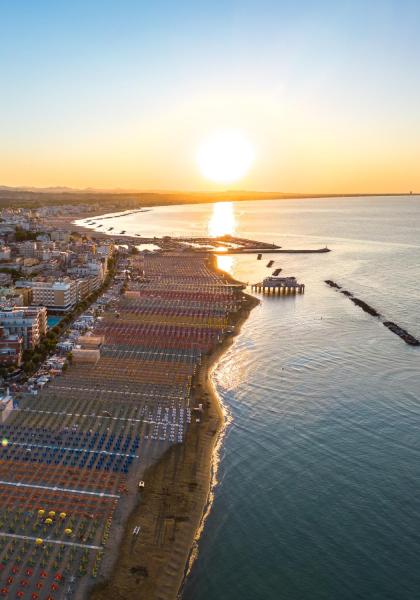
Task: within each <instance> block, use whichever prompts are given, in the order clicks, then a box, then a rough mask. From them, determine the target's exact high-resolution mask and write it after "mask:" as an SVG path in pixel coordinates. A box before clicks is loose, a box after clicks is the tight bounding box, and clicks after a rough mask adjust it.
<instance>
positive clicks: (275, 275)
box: [273, 269, 281, 277]
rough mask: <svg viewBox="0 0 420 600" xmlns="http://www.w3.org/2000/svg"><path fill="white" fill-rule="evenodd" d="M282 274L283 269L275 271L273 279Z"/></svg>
mask: <svg viewBox="0 0 420 600" xmlns="http://www.w3.org/2000/svg"><path fill="white" fill-rule="evenodd" d="M280 273H281V269H276V270H275V271H273V277H277V275H279V274H280Z"/></svg>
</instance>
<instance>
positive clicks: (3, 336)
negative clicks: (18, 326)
mask: <svg viewBox="0 0 420 600" xmlns="http://www.w3.org/2000/svg"><path fill="white" fill-rule="evenodd" d="M22 350H23V338H22V336H20V335H12V334H11V333H10V332H9V330H8V329H5V328H4V327H0V365H1V366H2V367H8V366H10V365H16V366H18V367H19V366H20V364H21V362H22Z"/></svg>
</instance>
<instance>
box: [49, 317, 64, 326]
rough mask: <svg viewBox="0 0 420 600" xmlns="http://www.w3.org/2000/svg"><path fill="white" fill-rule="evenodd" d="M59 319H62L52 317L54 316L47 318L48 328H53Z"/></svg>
mask: <svg viewBox="0 0 420 600" xmlns="http://www.w3.org/2000/svg"><path fill="white" fill-rule="evenodd" d="M61 319H62V317H54V316H52V317H51V316H50V317H47V321H48V327H54V326H55V325H57V324H58V323H59V322H60V321H61Z"/></svg>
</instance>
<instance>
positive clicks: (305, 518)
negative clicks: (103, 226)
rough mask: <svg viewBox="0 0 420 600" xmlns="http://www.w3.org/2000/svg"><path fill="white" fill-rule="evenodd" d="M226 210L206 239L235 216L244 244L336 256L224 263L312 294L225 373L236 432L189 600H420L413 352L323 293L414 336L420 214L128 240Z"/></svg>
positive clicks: (259, 325)
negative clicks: (342, 290)
mask: <svg viewBox="0 0 420 600" xmlns="http://www.w3.org/2000/svg"><path fill="white" fill-rule="evenodd" d="M217 211H218V212H219V213H220V214H219V217H218V218H216V219H215V221H214V222H213V228H214V227H215V225H216V224H217V220H218V219H219V222H221V223H222V222H225V224H227V225H228V226H229V227H231V226H232V223H231V222H230V221H231V216H232V213H233V221H234V230H236V233H237V234H238V235H244V236H248V237H254V238H257V239H264V240H266V241H275V242H277V243H280V244H281V245H283V246H287V247H292V246H293V247H317V246H318V247H319V246H323V245H325V244H328V245H329V247H330V248H332V249H333V252H331V253H329V254H327V255H300V256H299V255H277V256H276V255H272V256H264V257H263V260H262V261H256V259H255V256H243V257H234V258H232V259H230V258H224V259H223V260H224V264H225V266H227V267H229V268H230V270H231V272H232V273H233V274H234V275H235V276H236V277H238V278H239V279H242V280H245V281H249V282H252V281H257V280H259V279H260V278H261V277H262V276H264V275H266V274H267V273H268V272H269V270H268V269H267V268H266V267H265V264H266V262H267V261H268V260H270V259H273V260H275V265H274V266H273V268H276V267H282V268H283V270H284V273H285V274H290V275H295V276H296V277H297V278H298V279H299V280H302V281H303V282H304V283H305V284H306V293H305V295H304V296H298V297H294V298H264V299H263V300H262V304H261V305H260V306H259V307H257V308H256V309H255V310H254V311H253V313H252V315H251V318H250V319H249V320H248V321H247V323H246V324H245V325H244V327H243V329H242V331H241V334H240V335H239V336H238V337H237V338H236V341H235V343H234V345H233V346H232V347H231V349H230V350H229V352H228V353H227V354H226V355H225V356H224V357H223V358H222V361H221V363H220V365H219V367H218V369H217V371H216V375H215V379H216V384H217V388H218V391H219V393H220V395H221V397H222V399H223V402H224V403H225V405H226V407H227V409H228V410H229V412H230V413H231V415H232V417H233V420H232V425H231V426H230V428H229V430H228V432H227V436H226V438H225V441H224V445H223V449H222V457H221V459H222V460H221V464H220V470H219V484H218V487H217V488H216V495H215V501H214V504H213V508H212V511H211V514H210V516H209V518H208V521H207V524H206V528H205V531H204V534H203V536H202V539H201V541H200V547H199V558H198V560H197V561H196V563H195V564H194V566H193V569H192V573H191V575H190V577H189V579H188V581H187V584H186V586H185V589H184V592H183V600H251V599H252V600H260V599H261V600H262V599H264V600H338V599H340V600H355V599H363V600H365V599H366V600H368V599H369V600H384V599H389V600H414V599H416V598H419V597H420V569H419V558H420V369H419V366H420V350H418V349H413V348H411V347H409V346H407V345H406V344H404V343H403V342H402V341H401V340H400V339H399V338H398V337H397V336H395V335H393V334H392V333H390V332H389V331H388V330H387V329H386V328H385V327H383V326H382V325H381V324H380V323H378V322H377V321H376V320H375V319H374V318H372V317H370V316H369V315H367V314H365V313H364V312H363V311H361V310H360V309H359V308H357V307H355V306H354V305H353V304H352V303H351V302H350V301H349V300H348V299H347V298H345V297H343V296H342V295H340V294H337V293H336V292H335V291H334V290H332V289H330V288H328V287H327V286H326V285H325V284H324V283H323V281H324V279H326V278H331V279H334V280H335V281H337V282H338V283H341V284H343V285H344V286H345V287H346V288H347V289H349V290H351V291H354V292H356V294H357V295H358V296H359V297H361V298H362V299H364V300H366V301H367V302H369V303H370V304H372V305H373V306H374V307H375V308H377V309H378V310H379V311H380V312H382V313H383V314H384V315H385V316H386V317H388V318H390V319H391V320H394V321H396V322H397V323H399V324H401V325H403V326H405V327H406V328H407V329H408V330H409V331H410V332H411V333H413V334H414V335H417V336H420V318H419V303H420V292H419V289H420V285H419V282H420V199H419V198H414V197H413V198H394V199H391V198H374V199H373V198H357V199H339V200H336V199H330V200H302V201H279V202H254V203H251V202H249V203H248V202H246V203H237V204H234V205H231V206H230V208H228V209H226V208H223V207H222V209H221V208H220V207H219V208H214V207H213V206H212V205H201V206H195V207H191V208H190V207H185V206H184V207H171V208H167V209H159V210H158V211H152V212H151V213H144V214H140V215H136V216H133V218H132V220H131V222H130V223H129V224H127V222H124V225H122V223H121V228H122V229H123V228H125V229H127V231H128V232H131V231H132V232H138V233H143V232H144V233H145V234H146V233H147V234H149V233H148V232H149V231H152V230H154V231H156V232H157V233H160V232H169V231H171V230H172V231H182V230H184V232H186V231H188V232H192V233H203V232H205V231H206V230H207V228H208V223H209V221H211V219H212V218H213V219H214V215H215V212H217ZM229 215H230V216H229ZM216 217H217V215H216ZM229 223H230V225H229ZM130 227H131V229H130ZM231 228H232V227H231Z"/></svg>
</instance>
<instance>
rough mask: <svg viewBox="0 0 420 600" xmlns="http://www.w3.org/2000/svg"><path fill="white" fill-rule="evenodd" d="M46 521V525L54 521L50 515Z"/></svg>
mask: <svg viewBox="0 0 420 600" xmlns="http://www.w3.org/2000/svg"><path fill="white" fill-rule="evenodd" d="M44 522H45V525H51V523H52V522H53V520H52V519H50V518H49V517H48V518H47V519H45V521H44Z"/></svg>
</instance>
